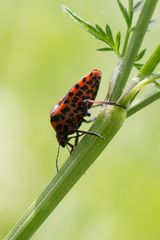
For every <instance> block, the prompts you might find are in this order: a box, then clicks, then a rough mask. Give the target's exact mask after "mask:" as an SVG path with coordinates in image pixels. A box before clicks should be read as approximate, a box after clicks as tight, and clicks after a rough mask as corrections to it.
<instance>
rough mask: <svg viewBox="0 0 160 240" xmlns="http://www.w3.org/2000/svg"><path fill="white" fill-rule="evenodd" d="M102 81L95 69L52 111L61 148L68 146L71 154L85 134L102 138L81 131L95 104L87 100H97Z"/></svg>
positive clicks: (51, 119) (52, 121)
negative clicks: (73, 140)
mask: <svg viewBox="0 0 160 240" xmlns="http://www.w3.org/2000/svg"><path fill="white" fill-rule="evenodd" d="M100 81H101V71H100V70H97V69H94V70H93V71H91V72H90V73H89V74H87V75H86V76H84V77H83V78H82V79H80V80H79V81H78V82H77V83H76V84H75V85H74V86H73V87H72V88H71V89H70V91H69V92H68V93H67V94H66V95H65V96H64V97H63V98H62V100H60V102H59V103H58V104H57V105H56V106H55V107H54V108H53V109H52V111H51V114H50V122H51V125H52V127H53V128H54V130H55V131H56V137H57V141H58V143H59V146H62V147H65V146H68V147H69V148H70V150H69V151H70V153H71V152H72V151H73V149H74V148H75V146H76V145H77V144H78V140H79V137H80V136H82V135H84V134H90V135H94V136H97V137H100V138H102V137H101V136H100V135H99V134H97V133H93V132H86V131H81V130H79V127H80V126H81V124H82V122H89V121H87V120H86V119H84V118H85V117H86V116H90V113H89V112H88V110H89V109H90V108H91V107H92V104H93V102H89V101H85V100H92V101H93V100H95V98H96V95H97V92H98V88H99V84H100ZM74 133H76V136H71V137H69V135H71V134H74ZM73 138H74V139H75V142H74V144H71V143H70V142H69V141H70V140H71V139H73ZM56 168H57V171H58V157H57V159H56Z"/></svg>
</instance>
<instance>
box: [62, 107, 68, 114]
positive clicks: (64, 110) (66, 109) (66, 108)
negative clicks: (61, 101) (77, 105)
mask: <svg viewBox="0 0 160 240" xmlns="http://www.w3.org/2000/svg"><path fill="white" fill-rule="evenodd" d="M69 111H70V108H69V107H65V108H63V109H62V110H61V112H62V113H63V114H66V113H67V112H69Z"/></svg>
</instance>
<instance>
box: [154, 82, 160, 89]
mask: <svg viewBox="0 0 160 240" xmlns="http://www.w3.org/2000/svg"><path fill="white" fill-rule="evenodd" d="M154 83H155V85H156V87H157V88H159V89H160V83H159V82H157V81H155V82H154Z"/></svg>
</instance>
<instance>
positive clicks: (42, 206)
mask: <svg viewBox="0 0 160 240" xmlns="http://www.w3.org/2000/svg"><path fill="white" fill-rule="evenodd" d="M126 113H127V112H126V110H125V109H123V108H121V107H115V106H107V108H106V107H105V108H103V111H102V112H101V113H100V114H99V116H98V118H97V120H96V122H95V123H94V124H93V125H92V127H91V129H90V131H93V132H97V133H99V134H100V135H101V136H103V137H105V140H102V139H100V138H97V137H94V136H87V135H86V136H84V137H83V139H82V140H81V142H80V143H79V144H78V146H77V147H76V149H75V151H73V153H72V154H71V156H70V158H69V159H68V160H67V161H66V162H65V164H64V166H63V167H62V169H61V170H60V171H59V173H58V174H57V175H56V176H55V178H54V179H53V180H52V182H51V183H50V184H49V185H48V186H47V188H46V189H45V190H44V191H43V193H42V194H41V195H40V197H39V198H38V199H37V200H36V201H35V202H34V203H33V204H32V206H31V207H30V208H29V209H28V211H27V212H26V214H25V215H24V217H23V218H22V219H21V220H20V221H19V222H18V223H17V224H16V226H15V227H14V228H13V229H12V230H11V232H10V233H9V234H8V236H7V237H6V238H5V240H22V239H23V240H27V239H29V238H30V237H31V236H32V235H33V234H34V232H35V231H36V230H37V229H38V228H39V226H40V225H41V224H42V223H43V222H44V221H45V219H46V218H47V217H48V215H49V214H50V213H51V212H52V211H53V209H54V208H55V207H56V206H57V205H58V204H59V202H60V201H61V200H62V199H63V198H64V196H65V195H66V194H67V193H68V191H69V190H70V189H71V188H72V187H73V185H74V184H75V183H76V182H77V181H78V179H79V178H80V177H81V176H82V175H83V174H84V173H85V172H86V170H87V169H88V168H89V166H90V165H91V164H92V163H93V162H94V161H95V160H96V158H97V157H98V156H99V154H100V153H101V152H102V151H103V150H104V148H105V147H106V146H107V145H108V143H109V142H110V141H111V139H112V138H113V136H114V135H115V134H116V133H117V131H118V130H119V129H120V127H121V125H122V124H123V122H124V120H125V118H126Z"/></svg>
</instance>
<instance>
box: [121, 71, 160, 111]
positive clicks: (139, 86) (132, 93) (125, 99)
mask: <svg viewBox="0 0 160 240" xmlns="http://www.w3.org/2000/svg"><path fill="white" fill-rule="evenodd" d="M159 78H160V75H158V74H157V75H156V76H154V77H150V78H147V79H144V80H142V81H141V82H139V83H138V84H137V85H136V86H135V87H134V88H133V89H132V90H131V91H130V92H129V93H128V94H127V95H125V96H123V97H122V99H121V100H120V101H119V103H120V104H121V105H122V106H126V107H127V106H129V105H130V103H131V102H132V100H133V99H134V98H135V96H136V95H137V93H138V92H139V91H140V90H141V89H142V88H144V87H145V86H146V85H148V84H149V83H152V82H154V81H155V80H156V79H159Z"/></svg>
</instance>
